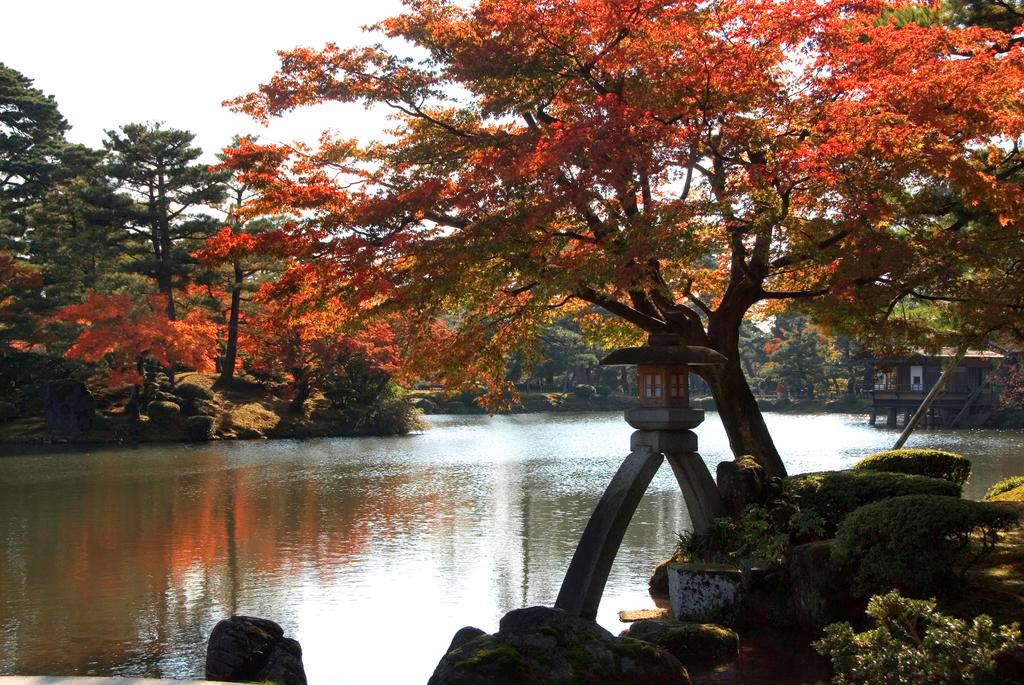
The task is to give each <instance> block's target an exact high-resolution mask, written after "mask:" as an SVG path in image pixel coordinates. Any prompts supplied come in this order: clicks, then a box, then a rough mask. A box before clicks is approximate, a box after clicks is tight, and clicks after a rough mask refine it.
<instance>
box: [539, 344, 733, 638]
mask: <svg viewBox="0 0 1024 685" xmlns="http://www.w3.org/2000/svg"><path fill="white" fill-rule="evenodd" d="M725 361H726V359H725V357H723V356H722V355H721V354H719V353H718V352H716V351H714V350H711V349H708V348H706V347H689V346H686V345H682V344H681V340H680V338H679V337H678V336H674V335H651V336H650V338H649V339H648V343H647V345H645V346H644V347H630V348H627V349H623V350H616V351H615V352H612V353H611V354H609V355H608V356H607V357H605V358H604V359H602V360H601V364H603V365H624V364H635V365H636V366H637V388H638V393H639V396H640V397H639V404H638V405H637V406H635V407H630V408H629V409H627V410H626V422H627V423H628V424H629V425H630V426H632V427H633V428H636V431H635V432H634V433H633V435H632V436H631V438H630V450H631V451H630V454H629V456H628V457H626V459H625V461H623V462H622V466H620V467H619V470H618V471H616V473H615V475H614V476H613V477H612V480H611V482H610V483H609V484H608V488H607V489H606V490H605V492H604V495H603V496H602V497H601V500H600V501H599V502H598V503H597V507H596V508H595V509H594V513H593V514H592V515H591V516H590V521H589V522H588V523H587V527H586V529H584V531H583V535H582V537H581V538H580V542H579V544H578V545H577V546H576V552H575V553H574V554H573V557H572V561H571V562H570V563H569V570H568V571H566V573H565V579H564V580H563V581H562V588H561V590H559V592H558V599H557V600H556V601H555V607H557V608H559V609H564V610H565V611H567V612H569V613H570V614H573V615H575V616H581V617H583V618H588V619H591V620H593V619H594V618H596V617H597V607H598V604H600V602H601V595H602V594H603V593H604V586H605V583H606V582H607V581H608V573H609V572H610V571H611V567H612V562H613V561H615V555H616V554H617V553H618V551H619V545H620V544H622V537H623V535H625V533H626V528H627V527H628V526H629V521H630V519H632V518H633V513H634V512H635V511H636V507H637V505H638V504H639V503H640V498H642V497H643V495H644V492H646V491H647V486H648V485H650V483H651V480H652V479H653V478H654V474H655V473H657V472H658V468H659V467H660V466H661V463H662V461H663V460H666V459H667V460H668V463H669V465H670V466H671V467H672V473H674V474H675V477H676V481H677V482H678V483H679V487H680V488H681V489H682V491H683V499H684V500H685V501H686V508H687V509H688V510H689V512H690V519H691V520H692V521H693V527H694V530H695V531H697V532H705V531H707V530H708V529H709V528H710V526H711V522H712V521H713V520H714V519H715V518H717V517H719V516H724V515H725V508H724V507H723V505H722V499H721V496H720V495H719V492H718V488H717V486H716V485H715V481H714V479H713V478H712V477H711V473H710V472H708V469H707V467H706V466H705V465H704V460H703V459H701V456H700V454H698V453H697V435H696V434H695V433H694V432H693V431H692V430H690V429H691V428H696V427H697V426H698V425H700V423H701V422H702V421H703V420H704V412H703V411H702V410H700V409H693V408H692V407H690V383H689V368H690V367H691V366H696V365H702V364H703V365H710V364H724V363H725Z"/></svg>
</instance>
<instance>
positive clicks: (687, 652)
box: [622, 619, 739, 667]
mask: <svg viewBox="0 0 1024 685" xmlns="http://www.w3.org/2000/svg"><path fill="white" fill-rule="evenodd" d="M622 637H631V638H633V639H636V640H643V641H644V642H650V643H651V644H655V645H658V646H659V647H662V648H664V649H667V650H668V651H669V652H670V653H671V654H672V656H674V657H675V658H677V659H679V661H681V662H682V663H683V665H684V666H687V667H690V666H698V665H700V666H706V665H717V664H724V663H728V662H729V661H732V660H733V659H735V658H736V655H737V654H738V652H739V636H737V635H736V633H735V632H733V631H732V630H729V629H728V628H725V627H723V626H718V625H714V624H712V623H680V622H679V621H671V620H663V619H644V620H640V621H636V622H634V623H632V624H630V626H629V628H627V629H626V630H625V631H623V633H622Z"/></svg>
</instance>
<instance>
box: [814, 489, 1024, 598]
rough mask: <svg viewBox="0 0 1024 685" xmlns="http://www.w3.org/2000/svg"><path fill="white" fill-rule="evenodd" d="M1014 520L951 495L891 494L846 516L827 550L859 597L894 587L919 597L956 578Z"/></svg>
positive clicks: (1006, 512) (999, 509)
mask: <svg viewBox="0 0 1024 685" xmlns="http://www.w3.org/2000/svg"><path fill="white" fill-rule="evenodd" d="M1016 519H1017V514H1016V513H1015V512H1012V511H1010V510H1007V509H1004V508H1002V507H999V506H996V505H992V504H985V503H983V502H972V501H970V500H963V499H958V498H956V497H942V496H936V495H907V496H903V497H894V498H892V499H887V500H883V501H881V502H874V503H872V504H868V505H865V506H863V507H861V508H860V509H857V510H856V511H854V512H853V513H852V514H850V515H849V516H847V517H846V518H845V519H844V520H843V522H842V523H841V524H839V530H838V532H837V534H836V544H835V547H834V548H833V550H832V554H833V556H834V557H835V558H836V559H838V560H839V561H841V562H843V563H845V564H851V565H852V567H853V568H854V575H853V591H854V593H856V594H858V595H860V596H868V595H871V594H873V593H875V592H879V591H887V590H891V589H894V588H895V589H897V590H900V591H901V592H903V593H904V594H908V595H915V596H923V595H926V594H929V593H932V592H935V591H936V590H938V589H940V588H943V587H946V586H948V585H950V584H952V582H953V581H955V580H956V579H957V573H958V572H959V574H960V576H961V577H962V575H963V572H964V571H965V570H966V569H967V568H968V567H969V566H970V565H971V564H972V563H973V562H974V561H976V560H977V559H978V558H979V557H981V556H983V555H984V554H987V553H988V552H990V551H991V550H992V549H993V548H994V546H995V543H996V541H997V539H998V533H999V531H1000V530H1003V529H1005V528H1007V527H1009V526H1010V525H1011V524H1013V523H1014V522H1015V521H1016Z"/></svg>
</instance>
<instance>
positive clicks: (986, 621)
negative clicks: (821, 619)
mask: <svg viewBox="0 0 1024 685" xmlns="http://www.w3.org/2000/svg"><path fill="white" fill-rule="evenodd" d="M867 613H868V616H870V617H871V618H872V619H874V622H875V624H876V626H875V627H874V628H872V629H871V630H867V631H865V632H863V633H855V632H854V631H853V628H851V627H850V624H849V623H833V624H832V625H830V626H828V627H827V628H825V636H824V637H823V638H822V639H820V640H818V641H817V642H815V643H814V648H815V649H816V650H818V653H819V654H822V655H823V656H826V657H828V658H829V659H831V660H832V668H833V670H834V672H835V675H834V676H833V679H832V682H833V683H834V684H835V685H847V684H848V683H870V684H871V685H889V684H892V685H896V684H897V683H899V684H903V683H915V684H916V685H960V684H963V685H967V684H974V683H986V682H992V678H993V676H994V671H995V667H996V662H995V657H996V655H997V654H998V653H999V652H1000V651H1001V650H1003V649H1008V648H1013V647H1019V646H1021V644H1022V643H1021V635H1020V628H1019V626H1018V625H1017V624H1013V625H1011V626H1003V627H1002V628H999V629H996V628H995V627H994V626H993V625H992V619H991V618H989V617H988V616H985V615H981V616H978V617H977V618H975V619H974V621H973V622H972V623H969V624H968V623H966V622H965V621H961V620H959V619H956V618H952V617H949V616H946V615H944V614H941V613H939V612H937V611H936V610H935V602H933V601H928V600H916V599H907V598H905V597H902V596H900V594H899V593H898V592H889V593H888V594H885V595H876V596H874V597H872V598H871V600H870V601H869V602H868V609H867Z"/></svg>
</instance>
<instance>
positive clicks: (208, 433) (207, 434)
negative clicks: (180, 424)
mask: <svg viewBox="0 0 1024 685" xmlns="http://www.w3.org/2000/svg"><path fill="white" fill-rule="evenodd" d="M215 428H216V421H215V420H214V418H213V417H212V416H190V417H189V418H187V419H185V432H184V437H185V439H186V440H193V441H197V442H198V441H201V440H213V438H214V435H215V432H214V430H215Z"/></svg>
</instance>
